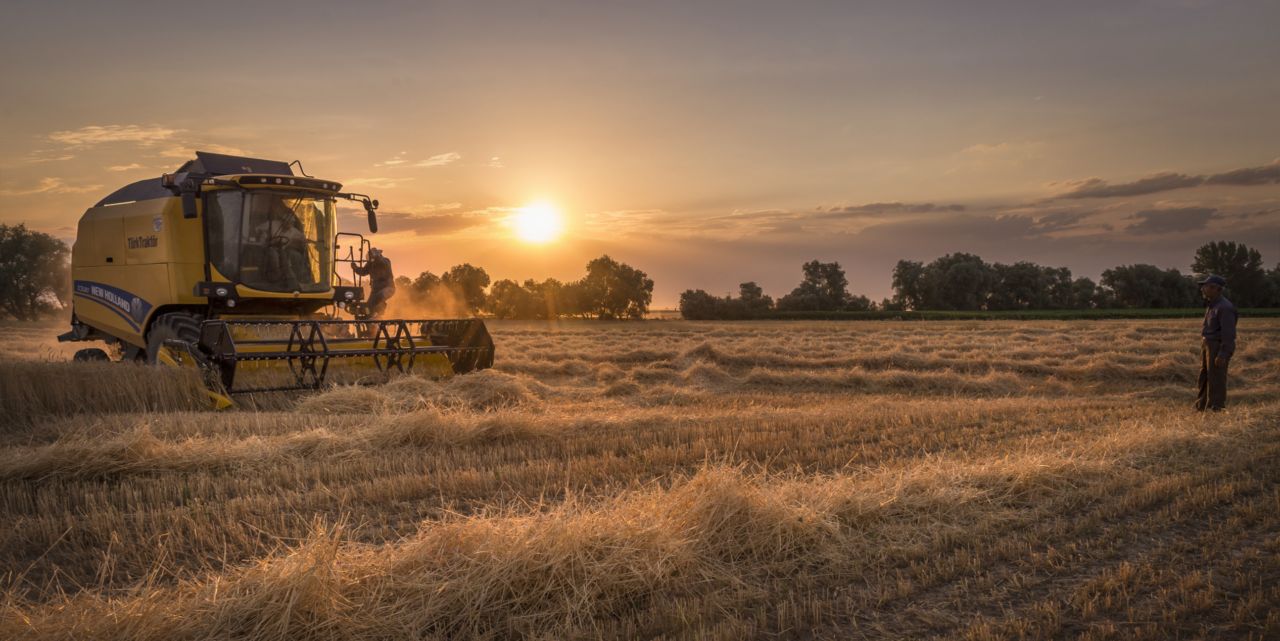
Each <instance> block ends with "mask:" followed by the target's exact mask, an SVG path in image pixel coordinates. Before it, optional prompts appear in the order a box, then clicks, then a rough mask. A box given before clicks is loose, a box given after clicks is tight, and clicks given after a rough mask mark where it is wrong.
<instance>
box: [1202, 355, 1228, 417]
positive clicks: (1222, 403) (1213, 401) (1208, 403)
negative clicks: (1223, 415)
mask: <svg viewBox="0 0 1280 641" xmlns="http://www.w3.org/2000/svg"><path fill="white" fill-rule="evenodd" d="M1221 349H1222V341H1211V340H1205V341H1202V343H1201V346H1200V395H1199V396H1198V397H1197V398H1196V409H1198V410H1203V409H1211V410H1220V409H1222V408H1224V407H1226V406H1227V365H1226V364H1225V363H1224V364H1223V365H1222V367H1218V365H1217V364H1216V363H1214V362H1213V361H1214V360H1215V359H1217V358H1218V352H1219V351H1220V350H1221Z"/></svg>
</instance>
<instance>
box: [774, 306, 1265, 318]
mask: <svg viewBox="0 0 1280 641" xmlns="http://www.w3.org/2000/svg"><path fill="white" fill-rule="evenodd" d="M1203 315H1204V308H1200V307H1192V308H1186V309H1040V310H1010V311H998V312H983V311H978V312H952V311H923V312H889V311H876V312H774V313H772V314H770V315H769V316H767V317H765V320H1109V319H1118V318H1138V319H1142V318H1199V317H1200V316H1203ZM1240 317H1241V318H1280V308H1274V307H1273V308H1256V309H1253V308H1251V309H1242V310H1240Z"/></svg>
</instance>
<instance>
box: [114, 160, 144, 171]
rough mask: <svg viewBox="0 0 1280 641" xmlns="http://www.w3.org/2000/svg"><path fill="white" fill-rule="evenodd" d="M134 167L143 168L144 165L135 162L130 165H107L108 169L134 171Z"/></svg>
mask: <svg viewBox="0 0 1280 641" xmlns="http://www.w3.org/2000/svg"><path fill="white" fill-rule="evenodd" d="M134 169H142V165H139V164H138V163H136V162H135V163H130V164H128V165H111V166H110V167H107V171H133V170H134Z"/></svg>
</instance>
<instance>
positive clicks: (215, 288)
mask: <svg viewBox="0 0 1280 641" xmlns="http://www.w3.org/2000/svg"><path fill="white" fill-rule="evenodd" d="M300 167H301V165H299V168H300ZM340 201H352V202H357V203H359V204H361V205H362V206H363V208H364V211H365V214H366V217H367V221H368V227H369V231H370V232H371V233H373V232H376V231H377V213H376V210H377V207H378V201H376V200H373V199H371V198H369V197H368V196H366V195H364V194H357V193H350V192H344V191H342V185H341V184H340V183H338V182H336V181H332V180H324V179H318V178H314V177H311V176H307V175H301V176H299V175H295V174H294V173H293V169H292V165H291V164H290V163H284V162H280V161H272V160H261V159H256V158H243V157H238V156H227V155H223V154H214V153H207V152H196V158H195V160H191V161H188V162H186V163H185V164H183V165H182V166H181V167H179V168H178V170H177V171H176V172H174V173H172V174H165V175H162V176H160V177H158V178H151V179H148V180H142V181H138V182H136V183H133V184H130V185H126V186H125V187H122V188H121V189H119V190H117V191H115V192H114V193H112V194H110V195H108V196H107V197H106V198H103V199H102V200H101V201H99V202H98V203H97V204H96V205H94V206H93V207H91V208H90V209H89V210H88V211H86V212H85V214H84V216H82V217H81V219H80V223H79V228H78V230H77V235H76V242H75V245H74V247H73V249H72V259H71V263H72V279H73V281H74V282H73V285H74V297H73V302H72V316H71V330H70V331H69V332H67V333H65V334H63V335H61V336H59V337H58V340H60V341H104V342H106V343H108V344H109V345H112V346H115V347H117V348H118V351H119V354H120V357H121V360H127V361H145V362H149V363H162V364H170V365H179V366H191V367H197V368H199V369H200V370H201V371H202V372H203V373H204V375H205V377H206V380H207V382H208V383H209V385H210V387H211V389H213V390H215V391H216V392H217V393H219V394H221V393H227V394H236V393H243V392H267V391H280V390H291V389H316V388H319V387H321V386H323V385H325V384H326V383H329V382H377V381H383V380H386V378H387V377H388V376H389V375H390V374H392V373H394V372H410V371H415V372H418V373H425V374H427V375H431V376H448V375H452V374H461V373H466V372H470V371H472V370H476V369H481V368H486V367H490V366H492V364H493V351H494V350H493V341H492V339H491V338H490V337H489V333H488V331H487V329H486V328H485V326H484V323H483V321H480V320H477V319H446V320H408V319H394V320H372V319H369V318H367V316H366V317H364V318H350V319H348V318H346V317H344V316H343V314H348V315H356V314H360V313H361V311H362V310H363V308H364V306H363V304H362V301H363V300H364V298H365V295H364V290H363V287H362V283H361V282H360V279H359V277H358V275H357V276H354V278H353V279H351V280H348V279H346V278H343V277H341V276H339V273H338V272H339V267H340V266H345V267H347V268H350V267H354V266H359V265H362V264H363V262H364V261H365V260H367V259H368V250H369V242H368V240H366V239H365V238H364V236H363V235H362V234H359V233H351V232H339V231H338V230H337V226H338V212H339V208H338V203H339V202H340ZM109 358H110V357H109V356H108V355H107V353H106V352H105V351H103V350H101V349H86V350H81V352H79V353H77V355H76V359H77V360H103V359H109Z"/></svg>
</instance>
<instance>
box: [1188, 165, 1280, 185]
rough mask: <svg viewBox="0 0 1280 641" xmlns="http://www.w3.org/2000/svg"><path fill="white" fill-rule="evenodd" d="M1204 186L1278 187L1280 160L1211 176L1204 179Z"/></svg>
mask: <svg viewBox="0 0 1280 641" xmlns="http://www.w3.org/2000/svg"><path fill="white" fill-rule="evenodd" d="M1204 183H1205V184H1206V185H1236V186H1239V187H1253V186H1256V185H1280V160H1276V161H1274V162H1272V163H1271V164H1269V165H1263V166H1261V167H1246V168H1244V169H1236V170H1234V171H1228V172H1224V173H1221V174H1213V175H1212V176H1209V177H1208V178H1206V179H1205V181H1204Z"/></svg>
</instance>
